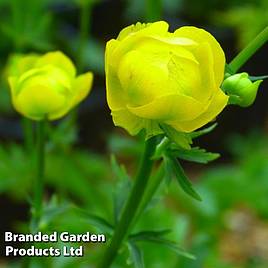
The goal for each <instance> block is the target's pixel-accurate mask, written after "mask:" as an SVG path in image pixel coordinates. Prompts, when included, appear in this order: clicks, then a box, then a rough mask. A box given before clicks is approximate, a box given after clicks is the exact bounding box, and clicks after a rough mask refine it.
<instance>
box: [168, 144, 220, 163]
mask: <svg viewBox="0 0 268 268" xmlns="http://www.w3.org/2000/svg"><path fill="white" fill-rule="evenodd" d="M171 154H172V155H173V156H175V157H178V158H180V159H183V160H187V161H191V162H197V163H202V164H206V163H208V162H210V161H213V160H215V159H217V158H218V157H219V156H220V154H218V153H210V152H207V151H206V150H205V149H200V148H199V147H194V148H191V150H185V149H180V148H178V149H175V150H172V152H171Z"/></svg>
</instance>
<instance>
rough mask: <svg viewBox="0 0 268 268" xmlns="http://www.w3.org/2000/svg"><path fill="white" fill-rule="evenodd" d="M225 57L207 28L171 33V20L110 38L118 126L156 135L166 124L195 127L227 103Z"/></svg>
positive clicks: (109, 69)
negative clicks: (221, 87)
mask: <svg viewBox="0 0 268 268" xmlns="http://www.w3.org/2000/svg"><path fill="white" fill-rule="evenodd" d="M224 65H225V56H224V52H223V51H222V49H221V47H220V45H219V44H218V42H217V41H216V39H215V38H214V37H213V36H212V35H211V34H209V33H208V32H206V31H205V30H203V29H198V28H196V27H181V28H179V29H178V30H176V31H175V32H174V33H170V32H168V25H167V23H166V22H156V23H150V24H141V23H137V24H136V25H132V26H129V27H127V28H125V29H123V30H122V31H121V32H120V34H119V35H118V38H117V39H116V40H115V39H112V40H110V41H109V42H108V43H107V46H106V52H105V72H106V88H107V101H108V105H109V107H110V109H111V111H112V117H113V121H114V123H115V125H117V126H121V127H123V128H125V129H126V130H127V131H128V132H129V133H130V134H131V135H135V134H137V133H138V132H139V131H140V130H142V129H145V130H146V132H147V136H152V135H156V133H160V132H161V131H162V130H161V128H160V127H159V126H160V125H162V124H166V125H169V126H171V127H172V128H174V129H175V130H177V131H181V132H191V131H194V130H195V129H197V128H200V127H202V126H203V125H205V124H206V123H208V122H209V121H211V120H213V119H214V118H215V117H216V116H217V115H218V114H219V113H220V112H221V111H222V110H223V108H224V107H225V106H226V105H227V102H228V96H227V95H225V94H224V92H223V91H222V90H221V89H220V84H221V83H222V80H223V76H224Z"/></svg>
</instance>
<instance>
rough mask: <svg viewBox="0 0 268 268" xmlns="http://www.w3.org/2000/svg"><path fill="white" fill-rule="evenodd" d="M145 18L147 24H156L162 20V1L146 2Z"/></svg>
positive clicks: (150, 0) (147, 0)
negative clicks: (155, 22)
mask: <svg viewBox="0 0 268 268" xmlns="http://www.w3.org/2000/svg"><path fill="white" fill-rule="evenodd" d="M145 4H146V8H145V18H146V21H147V22H154V21H157V20H160V19H161V18H162V0H146V2H145Z"/></svg>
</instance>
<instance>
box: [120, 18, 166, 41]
mask: <svg viewBox="0 0 268 268" xmlns="http://www.w3.org/2000/svg"><path fill="white" fill-rule="evenodd" d="M168 27H169V25H168V23H167V22H165V21H157V22H154V23H140V22H137V23H136V24H132V25H130V26H128V27H126V28H124V29H123V30H122V31H121V32H120V33H119V35H118V37H117V40H118V41H122V40H124V39H125V38H127V37H129V36H131V35H133V34H137V33H138V34H150V35H152V34H157V35H158V34H162V33H165V32H167V31H168Z"/></svg>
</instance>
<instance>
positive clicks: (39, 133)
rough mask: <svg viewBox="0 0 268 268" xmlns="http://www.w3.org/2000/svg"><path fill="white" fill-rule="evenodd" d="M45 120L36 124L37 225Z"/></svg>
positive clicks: (43, 160)
mask: <svg viewBox="0 0 268 268" xmlns="http://www.w3.org/2000/svg"><path fill="white" fill-rule="evenodd" d="M45 123H46V121H45V120H42V121H40V122H37V124H36V178H35V186H34V187H35V188H34V204H33V205H34V214H33V219H34V222H35V224H36V225H35V226H38V223H39V220H40V217H41V215H42V209H43V206H42V203H43V202H42V199H43V188H44V170H45Z"/></svg>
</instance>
